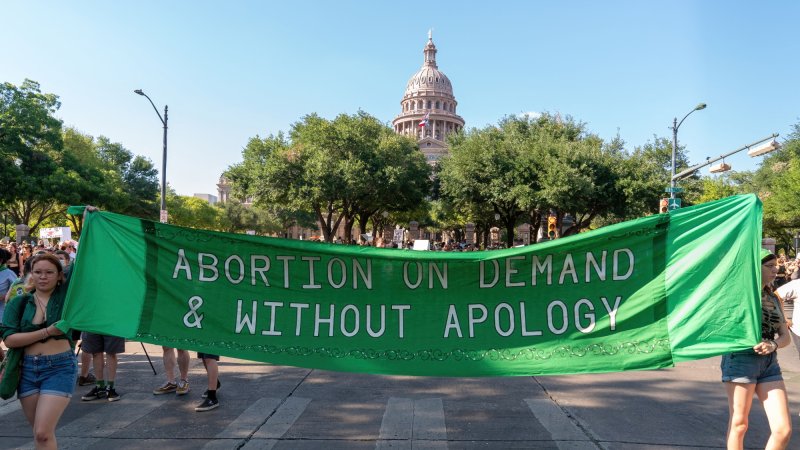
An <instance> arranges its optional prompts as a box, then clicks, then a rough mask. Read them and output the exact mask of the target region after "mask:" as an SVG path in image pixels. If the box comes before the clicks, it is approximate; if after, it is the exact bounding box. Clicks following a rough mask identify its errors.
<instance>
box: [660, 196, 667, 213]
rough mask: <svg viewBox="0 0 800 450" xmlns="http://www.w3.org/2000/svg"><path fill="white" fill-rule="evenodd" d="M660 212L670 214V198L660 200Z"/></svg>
mask: <svg viewBox="0 0 800 450" xmlns="http://www.w3.org/2000/svg"><path fill="white" fill-rule="evenodd" d="M658 212H660V213H665V212H669V199H668V198H662V199H661V200H659V202H658Z"/></svg>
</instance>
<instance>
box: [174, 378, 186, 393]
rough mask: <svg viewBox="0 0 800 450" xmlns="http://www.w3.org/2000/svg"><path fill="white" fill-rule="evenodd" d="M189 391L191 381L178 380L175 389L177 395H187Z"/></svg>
mask: <svg viewBox="0 0 800 450" xmlns="http://www.w3.org/2000/svg"><path fill="white" fill-rule="evenodd" d="M188 393H189V382H188V381H186V380H180V381H178V387H177V388H176V389H175V395H186V394H188Z"/></svg>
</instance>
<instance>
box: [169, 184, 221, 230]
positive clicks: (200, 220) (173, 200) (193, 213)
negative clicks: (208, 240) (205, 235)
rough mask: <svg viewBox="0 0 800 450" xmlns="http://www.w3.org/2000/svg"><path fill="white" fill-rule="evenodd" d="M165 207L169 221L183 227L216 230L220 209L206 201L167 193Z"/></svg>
mask: <svg viewBox="0 0 800 450" xmlns="http://www.w3.org/2000/svg"><path fill="white" fill-rule="evenodd" d="M167 209H168V210H169V223H170V224H173V225H180V226H183V227H191V228H201V229H204V230H216V229H218V226H219V223H220V217H219V215H220V213H221V210H220V209H218V208H215V207H213V206H212V205H211V204H209V203H208V202H207V201H205V200H203V199H201V198H197V197H189V196H184V195H176V194H175V192H174V191H173V192H169V193H167Z"/></svg>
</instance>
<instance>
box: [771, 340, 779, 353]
mask: <svg viewBox="0 0 800 450" xmlns="http://www.w3.org/2000/svg"><path fill="white" fill-rule="evenodd" d="M769 342H772V345H774V346H775V350H773V352H777V351H778V343H777V342H775V339H770V340H769Z"/></svg>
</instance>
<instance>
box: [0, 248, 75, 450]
mask: <svg viewBox="0 0 800 450" xmlns="http://www.w3.org/2000/svg"><path fill="white" fill-rule="evenodd" d="M29 261H30V264H31V268H32V269H31V276H30V278H29V281H28V283H27V285H26V291H27V292H26V293H25V294H23V295H20V296H16V297H14V298H13V299H11V301H10V302H9V303H8V305H7V308H6V314H5V315H4V317H3V326H2V327H0V329H2V336H3V339H4V340H5V343H6V346H7V347H9V348H24V357H23V362H22V372H21V377H20V383H19V387H18V388H17V398H19V401H20V403H21V405H22V410H23V412H24V413H25V417H26V418H27V419H28V422H29V423H30V424H31V426H32V428H33V436H34V443H35V446H36V448H37V449H55V448H57V447H58V446H57V443H56V435H55V430H56V426H57V425H58V420H59V419H60V418H61V414H62V413H63V412H64V410H65V409H66V407H67V405H68V404H69V401H70V398H71V397H72V393H73V392H74V389H75V384H74V383H75V376H76V375H77V372H78V367H77V362H76V359H75V354H74V353H73V351H72V346H73V344H72V342H71V341H70V336H69V334H67V335H65V334H64V333H63V332H62V331H61V330H59V329H58V328H56V327H55V324H56V323H57V322H58V321H59V320H61V314H62V309H63V306H64V298H65V297H66V292H67V279H66V278H65V276H64V270H63V268H62V267H61V263H60V262H59V261H58V259H57V258H56V257H55V256H53V255H50V254H43V255H37V256H35V257H33V258H32V259H31V260H29Z"/></svg>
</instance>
